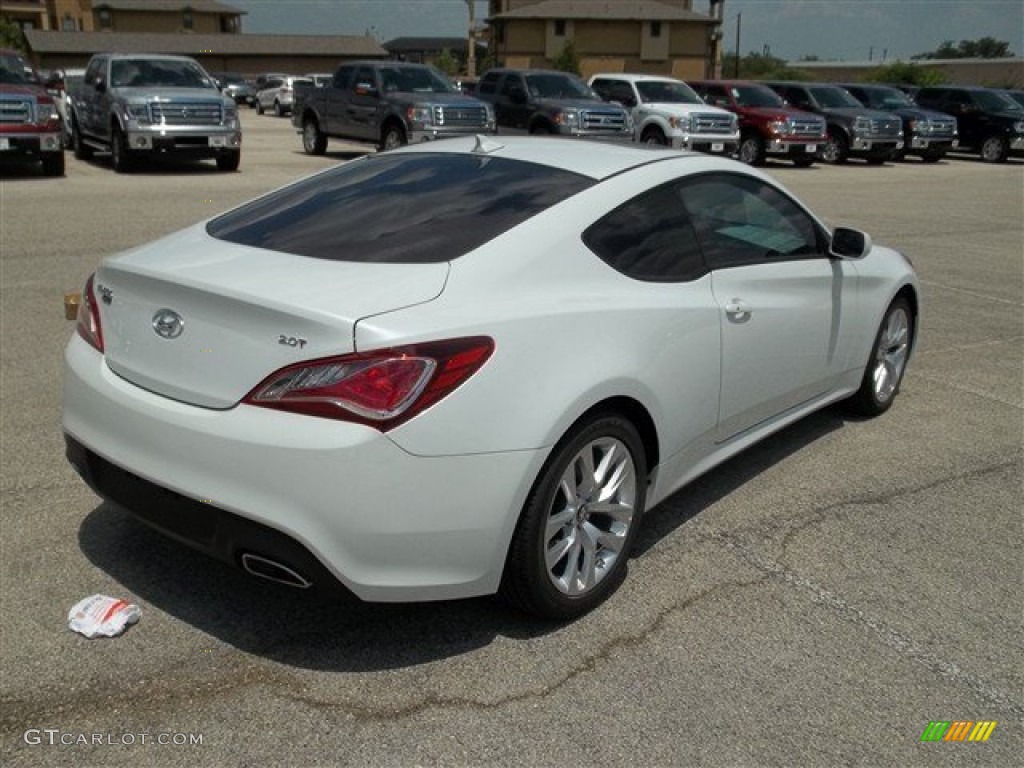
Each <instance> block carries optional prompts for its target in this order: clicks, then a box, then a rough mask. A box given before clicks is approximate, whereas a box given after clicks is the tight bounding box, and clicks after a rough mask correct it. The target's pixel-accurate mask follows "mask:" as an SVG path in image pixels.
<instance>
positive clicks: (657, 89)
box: [636, 80, 704, 104]
mask: <svg viewBox="0 0 1024 768" xmlns="http://www.w3.org/2000/svg"><path fill="white" fill-rule="evenodd" d="M636 90H637V92H638V93H639V94H640V101H642V102H645V103H647V104H651V103H657V104H703V103H704V102H703V101H701V98H700V96H698V95H697V92H696V91H695V90H693V89H692V88H691V87H690V86H688V85H687V84H686V83H673V82H671V81H669V80H638V81H637V83H636Z"/></svg>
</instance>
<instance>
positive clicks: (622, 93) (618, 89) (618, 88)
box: [611, 82, 636, 107]
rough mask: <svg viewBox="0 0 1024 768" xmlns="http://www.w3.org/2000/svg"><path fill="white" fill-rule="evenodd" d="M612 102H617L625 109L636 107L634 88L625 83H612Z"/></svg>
mask: <svg viewBox="0 0 1024 768" xmlns="http://www.w3.org/2000/svg"><path fill="white" fill-rule="evenodd" d="M611 101H617V102H619V104H621V105H622V106H624V107H635V106H636V95H635V94H634V93H633V86H632V85H630V84H629V83H625V82H614V83H612V93H611Z"/></svg>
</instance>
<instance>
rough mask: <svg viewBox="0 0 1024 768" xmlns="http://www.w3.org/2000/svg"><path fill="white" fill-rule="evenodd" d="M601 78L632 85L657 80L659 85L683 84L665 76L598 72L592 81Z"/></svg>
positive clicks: (677, 79)
mask: <svg viewBox="0 0 1024 768" xmlns="http://www.w3.org/2000/svg"><path fill="white" fill-rule="evenodd" d="M599 77H609V78H614V79H616V80H626V81H628V82H630V83H637V82H640V81H641V80H642V81H644V82H648V81H651V80H656V81H657V82H659V83H681V82H683V81H682V80H680V79H679V78H676V77H665V76H664V75H638V74H633V73H626V72H598V73H597V74H596V75H591V77H590V80H596V79H597V78H599Z"/></svg>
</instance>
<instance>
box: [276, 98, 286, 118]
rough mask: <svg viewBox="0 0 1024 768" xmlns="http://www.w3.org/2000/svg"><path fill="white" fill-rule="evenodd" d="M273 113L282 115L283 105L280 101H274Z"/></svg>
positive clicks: (278, 115)
mask: <svg viewBox="0 0 1024 768" xmlns="http://www.w3.org/2000/svg"><path fill="white" fill-rule="evenodd" d="M274 115H276V116H277V117H284V107H282V106H281V102H280V101H274Z"/></svg>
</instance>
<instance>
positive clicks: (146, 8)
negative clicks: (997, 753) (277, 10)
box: [0, 0, 245, 35]
mask: <svg viewBox="0 0 1024 768" xmlns="http://www.w3.org/2000/svg"><path fill="white" fill-rule="evenodd" d="M244 14H245V11H242V10H239V9H238V8H234V7H232V6H230V5H227V4H225V3H220V2H215V1H214V0H4V2H0V15H3V16H4V17H5V18H8V19H11V20H12V21H14V22H15V23H16V24H18V25H19V26H21V27H22V28H23V29H26V30H28V29H41V30H60V31H62V32H128V33H132V32H155V33H174V32H185V33H195V34H206V35H209V34H235V33H239V32H241V31H242V16H243V15H244Z"/></svg>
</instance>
